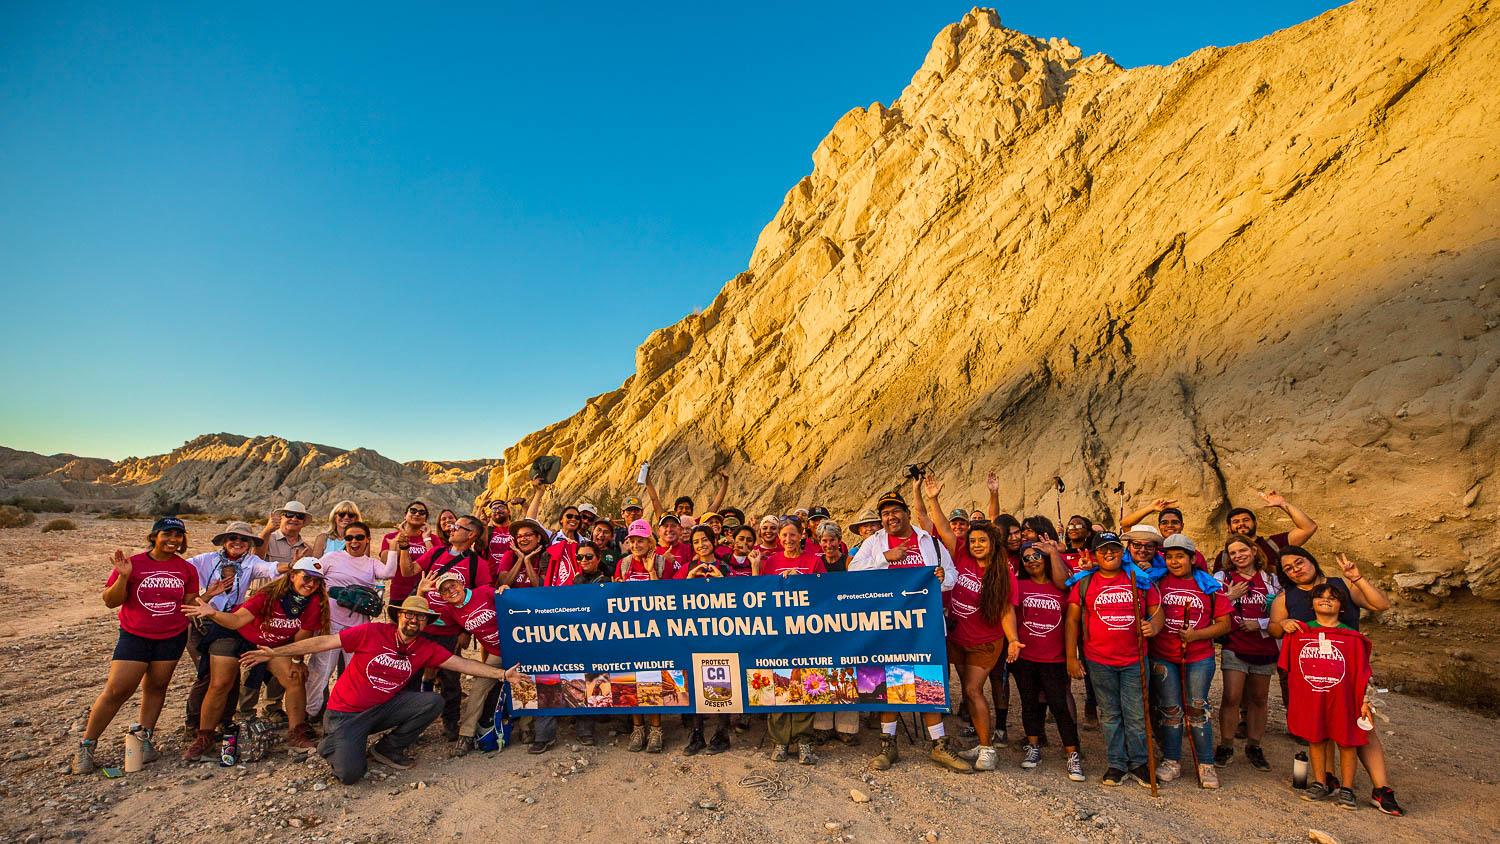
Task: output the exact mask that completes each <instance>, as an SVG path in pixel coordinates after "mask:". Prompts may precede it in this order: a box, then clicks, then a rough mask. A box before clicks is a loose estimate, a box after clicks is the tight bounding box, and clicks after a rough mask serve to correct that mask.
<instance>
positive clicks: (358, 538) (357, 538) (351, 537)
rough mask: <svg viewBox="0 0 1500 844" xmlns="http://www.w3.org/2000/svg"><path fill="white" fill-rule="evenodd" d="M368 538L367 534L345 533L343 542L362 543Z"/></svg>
mask: <svg viewBox="0 0 1500 844" xmlns="http://www.w3.org/2000/svg"><path fill="white" fill-rule="evenodd" d="M369 538H370V536H369V534H364V533H347V534H344V541H345V542H364V541H365V540H366V539H369Z"/></svg>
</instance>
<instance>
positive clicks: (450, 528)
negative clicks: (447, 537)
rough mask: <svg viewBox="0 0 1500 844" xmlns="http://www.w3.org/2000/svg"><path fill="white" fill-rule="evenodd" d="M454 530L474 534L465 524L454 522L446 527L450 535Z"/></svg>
mask: <svg viewBox="0 0 1500 844" xmlns="http://www.w3.org/2000/svg"><path fill="white" fill-rule="evenodd" d="M455 530H461V531H463V532H464V533H473V532H474V529H473V528H471V527H469V526H468V525H466V524H464V523H462V522H454V523H453V524H451V525H448V532H449V533H452V532H453V531H455Z"/></svg>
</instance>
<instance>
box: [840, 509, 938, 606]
mask: <svg viewBox="0 0 1500 844" xmlns="http://www.w3.org/2000/svg"><path fill="white" fill-rule="evenodd" d="M912 532H913V533H915V534H916V535H917V551H918V553H920V554H921V555H922V562H923V564H924V565H929V566H941V567H942V569H943V591H944V592H947V591H948V590H950V589H952V588H953V582H954V581H955V580H956V579H957V576H958V575H957V570H956V569H955V568H954V567H953V558H952V557H951V556H949V554H948V549H947V548H944V547H943V543H941V542H939V541H938V540H937V537H935V536H933V535H932V534H930V533H928V532H927V531H925V530H922V529H921V528H919V527H916V526H915V525H913V526H912ZM889 550H891V537H890V534H888V533H886V532H885V528H881V529H880V530H877V531H875V532H874V533H872V534H870V535H869V536H867V537H865V538H864V540H863V541H861V542H860V543H859V552H858V553H857V554H855V555H854V559H852V560H850V561H849V571H874V570H876V569H888V568H890V567H891V563H890V561H889V560H887V559H886V558H885V552H887V551H889Z"/></svg>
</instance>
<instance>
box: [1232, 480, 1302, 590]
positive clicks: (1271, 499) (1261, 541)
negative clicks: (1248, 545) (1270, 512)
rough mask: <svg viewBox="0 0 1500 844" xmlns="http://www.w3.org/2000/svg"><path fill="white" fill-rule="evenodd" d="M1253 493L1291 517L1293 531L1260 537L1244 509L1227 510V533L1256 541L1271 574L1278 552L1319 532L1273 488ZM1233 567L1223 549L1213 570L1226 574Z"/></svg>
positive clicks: (1277, 565) (1249, 514)
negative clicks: (1267, 562)
mask: <svg viewBox="0 0 1500 844" xmlns="http://www.w3.org/2000/svg"><path fill="white" fill-rule="evenodd" d="M1256 494H1257V495H1259V496H1260V498H1261V500H1262V501H1264V502H1266V503H1267V504H1269V505H1270V506H1272V507H1276V508H1278V509H1280V510H1281V511H1282V512H1283V513H1286V514H1287V515H1288V516H1290V517H1291V520H1292V525H1293V528H1292V529H1291V530H1289V531H1283V532H1281V533H1278V534H1274V535H1272V536H1260V535H1259V534H1257V533H1256V532H1255V529H1256V527H1257V526H1258V524H1259V523H1258V521H1257V520H1256V518H1255V514H1254V513H1253V512H1251V511H1250V510H1248V509H1246V508H1244V507H1236V508H1234V509H1233V510H1230V511H1229V516H1228V517H1227V521H1228V523H1229V532H1230V533H1239V534H1243V535H1245V536H1248V537H1250V538H1251V539H1253V540H1255V544H1256V545H1257V546H1259V547H1260V550H1261V552H1262V553H1263V554H1265V555H1266V559H1267V560H1269V561H1270V563H1271V569H1272V571H1275V570H1276V569H1278V568H1279V567H1280V565H1281V549H1283V548H1285V547H1287V546H1288V545H1296V546H1298V547H1301V546H1303V545H1306V544H1307V540H1309V539H1312V537H1313V534H1315V533H1317V532H1318V523H1317V522H1315V521H1313V520H1312V519H1311V518H1309V517H1308V515H1307V514H1306V513H1304V512H1302V510H1301V508H1298V507H1296V506H1293V505H1292V503H1291V502H1289V501H1287V500H1286V499H1285V498H1283V497H1282V496H1281V494H1280V493H1278V492H1277V491H1276V490H1274V489H1273V490H1271V491H1270V492H1257V493H1256ZM1233 567H1234V564H1233V563H1231V562H1230V561H1229V549H1228V548H1225V549H1224V550H1223V551H1220V552H1219V560H1218V565H1217V566H1216V568H1218V569H1219V570H1220V571H1228V570H1229V569H1232V568H1233Z"/></svg>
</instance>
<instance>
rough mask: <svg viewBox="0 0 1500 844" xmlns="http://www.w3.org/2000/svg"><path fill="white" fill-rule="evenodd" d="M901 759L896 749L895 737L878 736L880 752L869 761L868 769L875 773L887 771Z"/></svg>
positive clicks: (882, 734)
mask: <svg viewBox="0 0 1500 844" xmlns="http://www.w3.org/2000/svg"><path fill="white" fill-rule="evenodd" d="M900 758H901V751H900V750H898V749H897V748H896V737H895V736H891V735H886V734H885V733H881V734H880V752H879V753H877V754H876V755H875V758H874V759H871V760H870V767H872V768H874V769H875V770H877V771H888V770H890V768H891V766H892V765H894V764H896V760H898V759H900Z"/></svg>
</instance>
